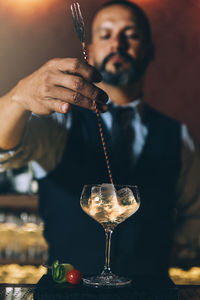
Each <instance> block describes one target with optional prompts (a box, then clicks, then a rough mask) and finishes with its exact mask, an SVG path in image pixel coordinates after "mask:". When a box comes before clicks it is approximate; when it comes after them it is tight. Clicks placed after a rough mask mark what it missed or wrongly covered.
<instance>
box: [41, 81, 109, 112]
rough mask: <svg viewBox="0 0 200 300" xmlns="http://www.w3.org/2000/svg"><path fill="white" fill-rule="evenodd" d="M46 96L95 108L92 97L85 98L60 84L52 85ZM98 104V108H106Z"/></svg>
mask: <svg viewBox="0 0 200 300" xmlns="http://www.w3.org/2000/svg"><path fill="white" fill-rule="evenodd" d="M46 98H47V99H49V98H52V99H59V100H60V101H61V102H66V103H69V104H74V105H77V106H81V107H84V108H88V109H91V110H95V106H94V101H93V100H92V99H90V98H87V97H85V96H83V95H82V94H80V93H78V92H75V91H72V90H69V89H66V88H63V87H60V86H54V87H52V88H51V90H50V92H49V96H46ZM99 105H100V108H102V109H103V110H106V108H105V109H104V108H103V107H104V105H103V104H102V103H99ZM56 111H57V110H56Z"/></svg>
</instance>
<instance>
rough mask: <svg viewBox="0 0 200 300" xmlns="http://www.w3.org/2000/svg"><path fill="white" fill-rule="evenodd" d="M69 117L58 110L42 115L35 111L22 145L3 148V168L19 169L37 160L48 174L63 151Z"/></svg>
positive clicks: (0, 160)
mask: <svg viewBox="0 0 200 300" xmlns="http://www.w3.org/2000/svg"><path fill="white" fill-rule="evenodd" d="M67 120H69V118H67V116H66V115H59V114H57V113H54V114H52V115H51V116H42V117H40V116H37V115H34V114H33V115H32V116H31V118H30V120H29V122H28V124H27V128H26V130H25V133H24V136H23V138H22V141H21V143H20V145H18V146H17V147H16V148H14V149H11V150H8V151H3V150H0V171H1V172H3V171H6V170H7V169H9V168H20V167H23V166H24V165H26V164H27V163H28V162H37V164H38V165H39V166H40V167H41V168H43V169H44V170H45V172H46V173H47V172H49V171H51V170H53V169H54V168H55V166H56V165H57V164H58V162H59V161H60V160H61V157H62V154H63V151H64V146H65V143H66V137H67V133H68V131H69V128H68V127H69V124H68V123H69V121H68V122H67ZM67 126H68V127H67ZM36 177H37V176H36Z"/></svg>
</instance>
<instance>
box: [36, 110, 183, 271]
mask: <svg viewBox="0 0 200 300" xmlns="http://www.w3.org/2000/svg"><path fill="white" fill-rule="evenodd" d="M145 111H146V122H147V126H148V130H149V134H148V137H147V141H146V144H145V147H144V149H143V152H142V154H141V156H140V158H139V161H138V162H137V165H136V166H135V167H130V166H126V170H124V171H123V172H122V171H119V170H117V168H116V167H115V166H116V164H115V162H113V161H111V164H112V173H113V178H114V183H118V184H137V185H138V187H139V191H140V196H141V206H140V209H139V210H138V211H137V212H136V213H135V214H134V215H133V216H131V217H130V218H128V219H127V220H126V221H124V222H123V223H122V224H120V225H119V226H117V227H116V229H115V230H114V232H113V238H112V247H111V267H112V270H113V272H115V273H117V274H123V275H133V274H145V273H146V274H153V273H156V274H158V273H162V272H166V271H167V268H168V257H169V250H170V244H171V238H172V223H173V208H174V205H175V200H176V193H175V190H176V183H177V179H178V176H179V172H180V157H181V138H180V125H179V124H178V123H177V122H176V121H174V120H172V119H169V118H168V117H166V116H164V115H162V114H160V113H158V112H156V111H154V110H152V109H150V108H149V107H148V106H147V107H146V110H145ZM72 113H73V124H72V129H71V131H70V134H69V136H68V140H67V145H66V149H65V152H64V154H63V159H62V161H61V163H60V164H59V165H58V166H57V168H56V169H55V170H54V171H53V172H52V173H50V174H48V176H47V177H45V178H43V179H41V180H39V196H40V213H41V216H42V218H43V220H44V223H45V230H44V235H45V238H46V239H47V242H48V243H49V263H52V262H53V261H54V260H55V259H59V260H60V262H67V263H71V264H73V265H74V266H75V267H76V268H78V269H80V270H81V271H82V272H83V273H86V274H97V273H99V272H100V271H101V270H102V269H103V266H104V252H105V237H104V230H103V228H102V227H101V225H100V224H98V223H97V222H96V221H94V220H93V219H92V218H90V217H89V216H88V215H86V214H85V213H84V212H83V211H82V209H81V207H80V195H81V191H82V188H83V185H84V184H90V183H106V182H109V178H108V174H107V168H106V163H105V158H104V154H103V149H102V145H101V140H100V136H99V131H98V126H97V119H96V115H95V114H94V113H93V112H91V111H88V110H85V109H81V108H75V107H74V108H73V109H72ZM103 127H104V125H103ZM104 135H105V139H106V143H107V147H108V151H109V153H110V152H111V142H110V136H109V134H108V132H107V131H106V128H105V127H104ZM110 154H111V153H110Z"/></svg>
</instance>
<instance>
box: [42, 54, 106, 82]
mask: <svg viewBox="0 0 200 300" xmlns="http://www.w3.org/2000/svg"><path fill="white" fill-rule="evenodd" d="M47 66H49V67H50V68H56V69H58V70H60V71H61V72H66V73H71V74H76V75H79V76H82V77H84V78H85V79H86V80H87V81H90V82H100V81H101V80H102V77H101V75H100V73H99V72H98V71H97V70H96V69H95V68H94V67H92V66H90V65H89V64H87V63H86V62H83V61H80V60H78V59H77V58H55V59H52V60H50V61H49V62H48V63H47Z"/></svg>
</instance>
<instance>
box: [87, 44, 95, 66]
mask: <svg viewBox="0 0 200 300" xmlns="http://www.w3.org/2000/svg"><path fill="white" fill-rule="evenodd" d="M87 48H88V63H89V64H90V65H92V66H93V65H94V60H93V52H92V44H89V45H88V46H87Z"/></svg>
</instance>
